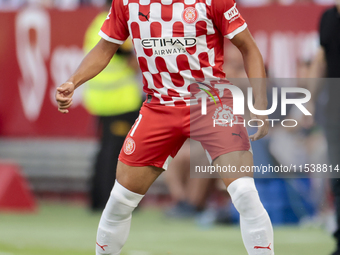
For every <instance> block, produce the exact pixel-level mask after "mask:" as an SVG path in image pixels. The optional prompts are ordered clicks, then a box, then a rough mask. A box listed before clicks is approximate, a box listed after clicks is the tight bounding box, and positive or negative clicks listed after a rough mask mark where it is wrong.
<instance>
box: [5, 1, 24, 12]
mask: <svg viewBox="0 0 340 255" xmlns="http://www.w3.org/2000/svg"><path fill="white" fill-rule="evenodd" d="M25 2H26V1H25V0H0V11H13V10H16V9H18V8H20V7H21V6H23V5H24V4H25Z"/></svg>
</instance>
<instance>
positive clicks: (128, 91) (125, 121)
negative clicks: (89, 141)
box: [83, 0, 142, 210]
mask: <svg viewBox="0 0 340 255" xmlns="http://www.w3.org/2000/svg"><path fill="white" fill-rule="evenodd" d="M110 5H111V1H110V0H108V1H107V7H108V8H107V9H106V10H105V11H103V12H102V13H100V14H98V16H97V17H95V19H94V20H93V22H92V23H91V24H90V26H89V28H88V29H87V31H86V34H85V40H84V51H85V52H86V53H87V52H89V51H90V50H91V49H92V48H93V47H94V46H95V45H96V44H97V42H98V41H99V39H100V36H99V35H98V31H99V30H100V28H101V26H102V24H103V22H104V21H105V19H106V17H107V13H108V10H109V8H110ZM137 70H138V63H137V60H136V58H135V55H134V53H133V48H132V42H131V40H129V39H128V40H127V41H126V42H125V43H124V44H123V45H122V46H121V47H120V48H119V49H118V50H117V52H116V54H115V56H114V57H113V58H112V59H111V61H110V63H109V64H108V65H107V67H106V68H105V69H104V70H103V71H102V72H101V73H100V74H99V75H97V76H96V77H95V78H93V79H92V80H90V81H88V82H87V86H85V89H84V95H83V99H84V105H85V108H86V109H87V110H88V111H89V113H91V114H92V115H94V116H96V117H97V119H98V134H99V135H100V136H101V138H100V149H99V152H98V154H97V156H96V159H95V164H94V171H93V176H92V179H91V191H90V198H91V208H92V209H93V210H102V209H104V207H105V204H106V202H107V200H108V198H109V196H110V192H111V190H112V187H113V185H114V182H115V179H116V166H117V162H118V155H119V152H120V149H121V148H122V146H123V143H124V139H125V137H126V135H127V134H128V132H129V130H130V128H131V126H132V125H133V123H134V121H135V119H136V118H137V117H138V110H139V108H140V106H141V102H142V96H141V89H140V85H139V83H138V82H137V80H136V74H137Z"/></svg>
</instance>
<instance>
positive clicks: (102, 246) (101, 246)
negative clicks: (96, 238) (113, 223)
mask: <svg viewBox="0 0 340 255" xmlns="http://www.w3.org/2000/svg"><path fill="white" fill-rule="evenodd" d="M96 244H97V245H98V246H99V247H100V248H102V250H103V251H105V248H104V247H107V245H100V244H99V243H97V242H96Z"/></svg>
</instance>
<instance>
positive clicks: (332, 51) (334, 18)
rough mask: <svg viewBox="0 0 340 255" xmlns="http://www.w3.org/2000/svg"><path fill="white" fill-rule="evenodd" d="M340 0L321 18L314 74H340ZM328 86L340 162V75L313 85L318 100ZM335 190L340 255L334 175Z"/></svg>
mask: <svg viewBox="0 0 340 255" xmlns="http://www.w3.org/2000/svg"><path fill="white" fill-rule="evenodd" d="M339 66H340V1H339V0H337V1H336V6H334V7H332V8H330V9H328V10H326V11H325V12H324V13H323V15H322V18H321V21H320V48H319V51H318V53H317V55H316V57H315V59H314V62H313V65H312V70H311V77H312V78H322V77H328V78H340V68H339ZM321 88H322V89H324V90H325V91H326V92H327V95H328V101H327V105H326V107H325V112H324V114H325V116H326V118H325V123H323V125H324V128H325V134H326V139H327V144H328V156H329V161H330V164H331V165H332V166H333V167H335V166H340V100H339V98H338V97H339V94H340V86H339V79H327V80H326V81H325V85H324V86H322V85H320V84H319V85H318V86H316V87H313V88H312V89H314V90H313V91H312V96H314V101H315V100H316V95H319V94H320V93H319V92H320V90H321ZM331 185H332V191H333V194H334V202H335V210H336V218H337V230H336V232H335V233H334V237H335V239H336V241H337V248H336V251H335V252H334V253H333V255H340V179H338V178H334V179H331Z"/></svg>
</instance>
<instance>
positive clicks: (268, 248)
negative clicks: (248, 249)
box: [254, 243, 272, 251]
mask: <svg viewBox="0 0 340 255" xmlns="http://www.w3.org/2000/svg"><path fill="white" fill-rule="evenodd" d="M270 245H271V243H270V244H269V245H268V246H267V247H264V246H254V249H267V250H270V251H271V250H272V249H270Z"/></svg>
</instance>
